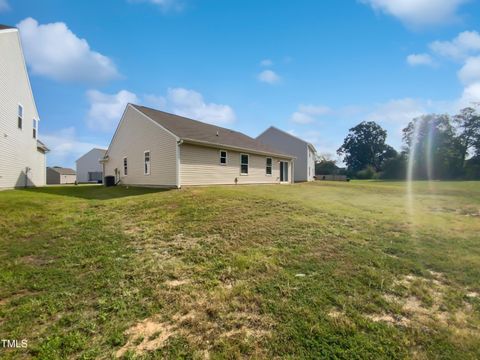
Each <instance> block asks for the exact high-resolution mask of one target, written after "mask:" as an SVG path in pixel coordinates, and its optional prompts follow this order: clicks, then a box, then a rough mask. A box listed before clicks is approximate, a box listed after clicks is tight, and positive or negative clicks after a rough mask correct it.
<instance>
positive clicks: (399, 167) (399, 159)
mask: <svg viewBox="0 0 480 360" xmlns="http://www.w3.org/2000/svg"><path fill="white" fill-rule="evenodd" d="M406 175H407V155H406V154H405V153H404V152H402V153H400V154H397V155H396V156H392V157H390V158H388V159H387V160H385V162H384V164H383V165H382V172H381V174H380V178H381V179H390V180H392V179H405V178H406Z"/></svg>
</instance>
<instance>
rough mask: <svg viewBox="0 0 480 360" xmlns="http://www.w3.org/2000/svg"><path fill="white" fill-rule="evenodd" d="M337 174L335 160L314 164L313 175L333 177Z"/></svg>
mask: <svg viewBox="0 0 480 360" xmlns="http://www.w3.org/2000/svg"><path fill="white" fill-rule="evenodd" d="M337 172H338V166H337V164H336V161H335V160H320V161H318V162H317V163H316V164H315V175H334V174H337Z"/></svg>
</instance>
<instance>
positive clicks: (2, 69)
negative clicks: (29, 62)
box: [0, 30, 48, 188]
mask: <svg viewBox="0 0 480 360" xmlns="http://www.w3.org/2000/svg"><path fill="white" fill-rule="evenodd" d="M19 103H20V104H22V105H23V127H22V129H19V128H18V126H17V114H18V113H17V111H18V104H19ZM33 119H38V114H37V112H36V108H35V103H34V100H33V97H32V94H31V90H30V84H29V81H28V74H27V72H26V68H25V62H24V59H23V53H22V50H21V48H20V39H19V34H18V32H17V31H11V30H4V31H0V188H12V187H23V186H25V184H27V186H43V185H45V183H46V177H45V154H43V153H42V152H40V151H38V150H37V140H36V139H34V138H33V133H32V132H33ZM37 137H38V131H37ZM47 146H48V144H47ZM27 167H28V168H30V170H29V171H28V179H27V177H26V168H27Z"/></svg>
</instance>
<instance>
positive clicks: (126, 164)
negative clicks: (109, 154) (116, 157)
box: [123, 157, 128, 176]
mask: <svg viewBox="0 0 480 360" xmlns="http://www.w3.org/2000/svg"><path fill="white" fill-rule="evenodd" d="M127 174H128V162H127V158H126V157H124V158H123V176H127Z"/></svg>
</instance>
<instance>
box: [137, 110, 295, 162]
mask: <svg viewBox="0 0 480 360" xmlns="http://www.w3.org/2000/svg"><path fill="white" fill-rule="evenodd" d="M131 105H132V106H133V107H134V108H135V109H137V110H138V111H140V112H142V113H143V114H145V115H146V116H148V117H149V118H150V119H152V120H153V121H155V122H156V123H158V124H159V125H161V126H162V127H164V128H165V129H167V130H168V131H170V132H171V133H173V134H174V135H176V136H177V137H178V138H180V139H182V140H184V141H185V142H189V141H191V142H198V143H206V144H210V145H215V146H218V147H219V148H221V147H230V148H236V149H240V150H245V151H253V152H260V153H266V154H271V155H280V156H284V157H286V158H293V156H291V155H289V154H285V153H284V152H282V151H280V150H276V149H274V148H272V147H270V146H268V145H265V144H263V143H262V142H260V141H258V140H256V139H254V138H251V137H250V136H247V135H245V134H242V133H241V132H238V131H234V130H230V129H226V128H223V127H220V126H216V125H211V124H206V123H204V122H201V121H197V120H192V119H188V118H185V117H182V116H178V115H173V114H169V113H166V112H163V111H159V110H155V109H151V108H148V107H145V106H140V105H134V104H131Z"/></svg>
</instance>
